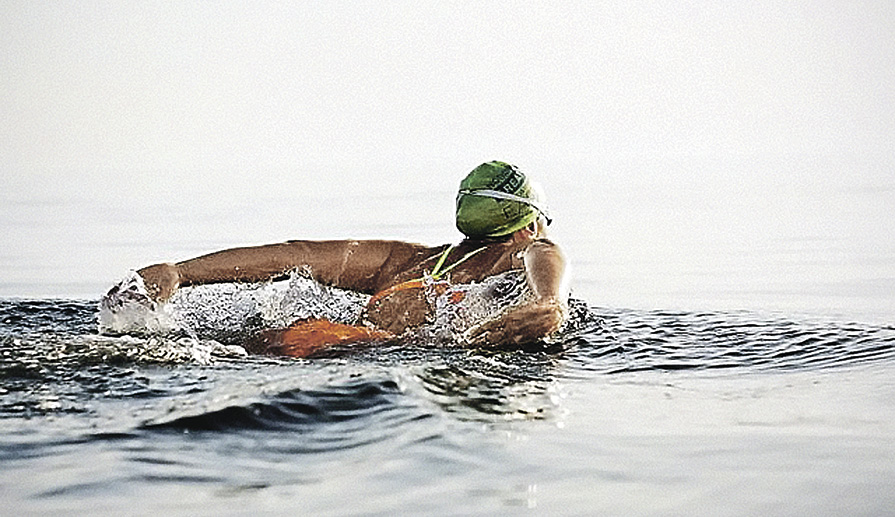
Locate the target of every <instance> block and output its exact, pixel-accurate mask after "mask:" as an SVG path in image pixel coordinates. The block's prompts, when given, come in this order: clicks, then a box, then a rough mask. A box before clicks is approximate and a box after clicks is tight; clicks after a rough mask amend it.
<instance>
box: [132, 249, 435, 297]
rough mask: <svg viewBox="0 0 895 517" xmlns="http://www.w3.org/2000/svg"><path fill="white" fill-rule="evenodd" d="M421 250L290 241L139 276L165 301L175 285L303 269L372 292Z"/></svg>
mask: <svg viewBox="0 0 895 517" xmlns="http://www.w3.org/2000/svg"><path fill="white" fill-rule="evenodd" d="M426 249H428V248H426V247H424V246H422V245H418V244H411V243H405V242H400V241H378V240H376V241H374V240H368V241H355V240H339V241H289V242H285V243H281V244H269V245H265V246H252V247H244V248H234V249H229V250H224V251H218V252H215V253H211V254H208V255H204V256H201V257H197V258H194V259H191V260H186V261H183V262H178V263H176V264H172V263H167V264H156V265H153V266H149V267H146V268H143V269H141V270H139V271H138V273H139V274H140V276H142V277H143V280H144V283H145V284H146V287H147V290H148V291H149V294H150V296H152V297H153V298H154V299H156V300H167V299H168V298H170V297H171V295H172V294H174V292H175V291H176V290H177V289H178V288H179V287H186V286H191V285H201V284H213V283H225V282H261V281H267V280H272V279H277V278H282V277H284V276H286V275H288V274H289V273H290V272H292V271H295V270H306V271H308V273H309V274H310V275H311V276H312V277H313V278H314V279H315V280H317V281H319V282H321V283H323V284H326V285H331V286H334V287H341V288H345V289H352V290H356V291H360V292H372V291H374V290H375V289H376V288H377V287H378V282H379V281H380V277H381V276H382V275H384V274H389V273H391V272H393V270H396V269H397V268H399V267H400V265H401V264H404V263H405V262H406V261H407V260H408V259H409V258H411V257H412V256H413V255H414V254H416V253H419V252H420V251H421V250H426Z"/></svg>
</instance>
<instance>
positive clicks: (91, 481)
mask: <svg viewBox="0 0 895 517" xmlns="http://www.w3.org/2000/svg"><path fill="white" fill-rule="evenodd" d="M96 306H97V302H96V301H85V300H23V299H2V300H0V380H2V384H0V436H2V440H0V443H2V445H0V494H2V496H3V500H4V505H5V508H6V511H10V512H11V513H13V514H21V513H26V514H28V513H31V514H34V513H57V514H62V513H64V514H93V513H116V514H118V513H120V514H156V513H159V512H172V513H178V514H190V515H196V514H199V515H216V514H233V513H256V512H271V513H284V514H287V513H288V514H316V515H355V514H365V515H366V514H373V515H392V514H395V513H410V514H414V513H416V514H448V515H466V514H478V515H493V514H516V513H528V512H531V513H539V514H549V515H583V514H604V515H605V514H614V515H756V514H765V515H845V514H847V515H884V514H889V513H891V508H893V507H895V506H893V505H895V381H893V373H895V328H893V327H892V326H885V325H872V324H865V323H859V322H849V321H845V320H834V319H819V318H788V317H782V316H779V315H766V314H758V313H754V312H705V313H695V312H662V311H635V310H621V309H603V308H597V307H588V306H587V305H585V304H584V303H583V302H577V303H576V304H575V305H574V307H575V318H574V321H573V325H571V327H570V328H569V329H568V330H567V331H566V332H565V333H564V336H563V343H562V345H563V346H562V350H561V351H557V352H552V353H545V352H485V351H469V350H460V349H444V348H430V347H427V346H425V343H420V344H419V346H406V347H388V346H386V347H381V348H377V349H375V350H373V349H356V350H343V351H341V352H340V353H334V354H332V356H331V357H323V358H317V359H313V360H288V359H282V360H281V359H271V358H259V357H244V356H241V355H239V354H238V353H236V351H235V350H234V349H232V348H230V349H228V348H226V347H220V348H217V349H214V348H209V347H203V345H201V344H199V343H197V342H190V341H189V340H181V341H179V342H173V341H165V340H163V339H161V338H137V337H108V336H100V335H98V334H97V333H96V312H97V311H96Z"/></svg>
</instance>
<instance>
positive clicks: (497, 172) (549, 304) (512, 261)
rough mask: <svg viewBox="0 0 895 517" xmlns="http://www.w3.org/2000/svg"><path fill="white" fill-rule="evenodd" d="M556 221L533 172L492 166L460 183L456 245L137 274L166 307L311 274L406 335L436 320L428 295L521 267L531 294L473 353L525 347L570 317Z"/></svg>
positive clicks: (320, 246) (301, 250) (221, 258)
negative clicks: (185, 292) (210, 289)
mask: <svg viewBox="0 0 895 517" xmlns="http://www.w3.org/2000/svg"><path fill="white" fill-rule="evenodd" d="M548 224H550V218H549V215H548V214H547V210H546V208H545V206H544V204H543V200H542V199H540V196H539V195H538V193H537V191H536V188H535V187H533V185H532V183H531V182H530V181H529V179H528V178H527V177H526V175H525V174H523V173H522V172H521V171H520V170H519V169H518V168H516V167H515V166H513V165H510V164H507V163H504V162H499V161H492V162H488V163H484V164H482V165H480V166H478V167H476V168H475V169H474V170H473V171H472V172H470V173H469V174H468V175H467V176H466V178H465V179H463V181H462V182H461V183H460V189H459V192H458V193H457V202H456V225H457V229H459V230H460V231H461V232H462V233H463V234H464V235H465V238H464V239H463V241H462V242H460V243H459V244H456V245H441V246H435V247H430V246H424V245H421V244H414V243H408V242H402V241H387V240H332V241H307V240H296V241H287V242H284V243H279V244H269V245H263V246H254V247H243V248H234V249H229V250H224V251H219V252H216V253H211V254H209V255H204V256H201V257H198V258H194V259H191V260H186V261H184V262H178V263H176V264H175V263H164V264H156V265H153V266H149V267H146V268H143V269H140V270H139V271H138V273H139V274H140V276H141V277H142V278H143V281H144V283H145V285H146V288H147V290H148V292H149V294H150V296H151V297H152V298H153V299H154V300H156V301H159V302H164V301H166V300H168V299H169V298H170V297H171V296H172V295H173V294H174V292H175V291H176V290H177V289H178V288H180V287H187V286H195V285H202V284H212V283H222V282H263V281H270V280H277V279H281V278H285V277H287V276H288V275H289V274H291V273H292V272H294V271H303V272H306V273H307V274H309V275H310V276H311V277H312V278H313V279H314V280H316V281H317V282H320V283H321V284H324V285H328V286H332V287H337V288H342V289H348V290H353V291H357V292H361V293H365V294H369V295H371V296H372V297H371V299H370V302H369V303H368V305H367V307H366V309H365V311H364V314H363V315H362V318H361V321H362V322H363V323H364V324H365V325H366V326H367V327H369V328H371V329H372V330H375V331H377V332H385V333H388V335H393V336H400V335H402V334H405V333H406V332H408V331H412V330H413V329H414V328H417V327H419V326H420V325H422V324H424V323H426V322H427V321H429V320H431V318H432V317H433V311H434V307H433V304H432V303H431V296H427V291H429V290H430V289H438V288H439V287H441V288H442V289H444V288H446V287H445V286H447V285H449V284H468V283H477V282H482V281H483V280H485V279H487V278H489V277H492V276H494V275H499V274H502V273H506V272H508V271H513V270H518V271H519V272H520V274H524V277H525V281H526V283H527V285H528V288H529V290H530V292H531V296H529V297H528V298H527V299H526V300H525V301H523V302H521V303H519V304H517V305H514V306H512V307H511V308H509V309H508V310H506V311H504V312H503V313H501V314H500V315H499V316H498V317H496V318H494V319H492V320H490V321H485V322H481V323H480V324H478V325H476V326H474V327H473V328H471V329H470V330H469V331H468V332H467V333H466V335H467V338H468V341H469V342H468V344H469V345H470V346H476V347H493V346H507V345H509V346H520V345H525V344H529V343H534V342H537V341H540V340H542V339H543V338H545V337H547V336H549V335H550V334H552V333H554V332H556V331H557V330H558V329H559V328H560V327H561V326H562V324H563V323H564V321H565V319H566V318H567V317H568V316H567V315H568V287H567V283H566V266H565V259H564V257H563V254H562V252H561V250H560V249H559V247H558V246H557V245H556V244H554V243H553V242H552V241H550V240H549V239H547V237H546V235H545V231H546V226H547V225H548Z"/></svg>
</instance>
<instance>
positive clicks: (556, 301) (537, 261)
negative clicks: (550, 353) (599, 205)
mask: <svg viewBox="0 0 895 517" xmlns="http://www.w3.org/2000/svg"><path fill="white" fill-rule="evenodd" d="M524 264H525V275H526V280H527V281H528V284H529V287H530V288H531V290H532V292H533V293H534V298H533V299H532V300H531V301H530V302H528V303H525V304H521V305H519V306H516V307H513V308H512V309H510V310H508V311H507V312H505V313H503V314H501V315H500V316H499V317H498V318H497V319H495V320H492V321H489V322H486V323H484V324H482V325H479V326H478V327H474V328H472V329H471V330H470V337H471V341H472V344H473V345H475V346H496V345H507V344H509V345H522V344H525V343H532V342H536V341H539V340H541V339H543V338H545V337H547V336H548V335H550V334H552V333H553V332H556V331H557V330H559V328H560V327H562V324H563V323H564V322H565V320H566V318H567V317H568V293H569V290H568V279H567V268H566V261H565V258H564V257H563V254H562V251H560V249H559V247H558V246H556V245H555V244H553V243H552V242H549V241H537V242H535V243H533V244H532V245H531V246H529V248H528V250H526V253H525V256H524Z"/></svg>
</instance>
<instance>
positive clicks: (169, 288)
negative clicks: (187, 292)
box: [137, 264, 180, 302]
mask: <svg viewBox="0 0 895 517" xmlns="http://www.w3.org/2000/svg"><path fill="white" fill-rule="evenodd" d="M137 273H139V274H140V276H141V277H143V283H144V284H145V285H146V292H147V293H148V294H149V296H150V297H151V298H152V299H153V300H155V301H158V302H164V301H166V300H168V298H171V296H172V295H173V294H174V291H176V290H177V288H178V287H179V286H180V271H179V269H178V268H177V266H176V265H175V264H156V265H154V266H149V267H145V268H143V269H141V270H139V271H137Z"/></svg>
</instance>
